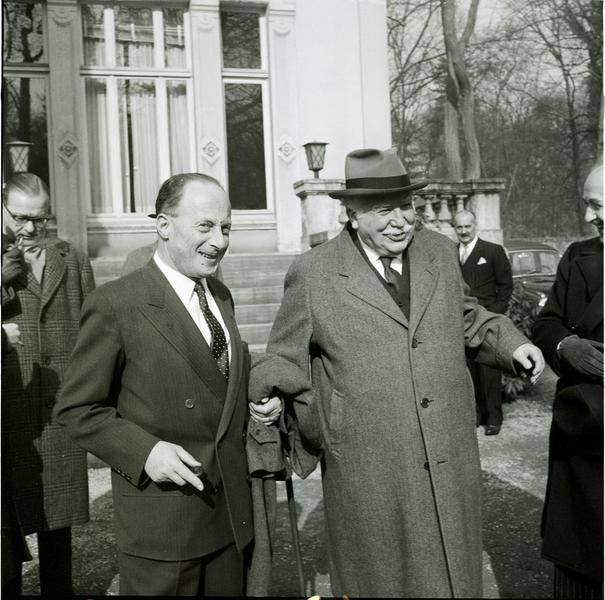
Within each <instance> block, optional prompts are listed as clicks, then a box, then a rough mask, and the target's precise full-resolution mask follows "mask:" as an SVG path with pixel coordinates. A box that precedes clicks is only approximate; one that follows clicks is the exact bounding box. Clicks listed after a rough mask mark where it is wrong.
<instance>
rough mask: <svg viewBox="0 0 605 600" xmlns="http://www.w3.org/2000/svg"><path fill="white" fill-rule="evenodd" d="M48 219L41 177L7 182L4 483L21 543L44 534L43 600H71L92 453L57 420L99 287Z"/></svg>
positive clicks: (22, 176) (17, 586)
mask: <svg viewBox="0 0 605 600" xmlns="http://www.w3.org/2000/svg"><path fill="white" fill-rule="evenodd" d="M49 216H50V200H49V193H48V188H47V187H46V184H45V183H44V182H43V181H42V180H41V179H40V178H39V177H37V176H36V175H33V174H32V173H18V174H16V175H14V176H13V177H12V178H11V179H9V180H8V181H7V182H6V188H5V192H4V231H3V243H4V247H3V248H2V320H3V325H4V326H5V327H4V328H5V330H7V331H8V330H9V326H11V325H12V326H14V325H16V326H18V329H19V331H20V338H19V341H18V343H15V344H10V345H9V346H8V347H7V349H6V352H5V353H4V352H3V359H4V360H3V365H2V370H3V373H2V383H3V389H2V392H3V394H2V405H3V407H2V408H3V410H2V417H3V422H2V438H3V444H2V448H3V456H2V467H3V469H2V470H3V473H2V477H3V488H4V484H6V485H7V486H8V488H9V490H10V493H11V495H12V500H13V502H12V504H13V505H14V507H15V509H16V512H17V515H16V517H17V520H18V523H19V525H20V527H21V528H22V531H23V533H24V534H25V535H27V534H30V533H34V532H35V533H37V534H38V553H39V558H40V589H41V594H42V596H55V597H62V598H65V597H68V596H70V595H72V594H73V591H72V572H71V569H72V552H71V527H72V526H73V525H79V524H82V523H85V522H87V521H88V473H87V464H86V453H85V452H84V450H82V449H80V448H79V447H78V446H76V445H75V444H74V443H73V442H72V441H71V440H70V439H69V438H68V436H67V434H66V433H65V431H63V429H62V428H61V427H60V426H59V424H58V423H57V422H56V421H55V420H54V418H53V416H52V412H53V408H54V406H55V401H56V396H57V392H58V390H59V386H60V385H61V382H62V380H63V375H64V372H65V368H66V366H67V362H68V359H69V355H70V354H71V351H72V350H73V347H74V345H75V342H76V337H77V334H78V328H79V318H80V308H81V306H82V302H83V301H84V299H85V298H86V296H87V295H88V294H89V293H90V292H91V291H92V289H93V288H94V280H93V274H92V269H91V266H90V262H89V260H88V258H87V257H86V256H85V255H84V254H81V253H80V252H78V251H77V250H76V249H75V248H73V247H72V246H71V245H70V244H68V243H67V242H64V241H63V240H59V239H52V240H51V239H49V238H48V237H47V231H46V224H47V221H48V218H49ZM3 492H4V489H3ZM20 588H21V578H20V572H19V574H18V576H17V578H16V580H14V581H13V589H14V590H20Z"/></svg>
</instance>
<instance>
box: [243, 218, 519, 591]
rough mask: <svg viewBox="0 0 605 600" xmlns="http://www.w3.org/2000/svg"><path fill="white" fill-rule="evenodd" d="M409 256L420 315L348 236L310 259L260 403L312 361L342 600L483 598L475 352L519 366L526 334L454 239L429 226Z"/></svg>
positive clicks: (301, 403)
mask: <svg viewBox="0 0 605 600" xmlns="http://www.w3.org/2000/svg"><path fill="white" fill-rule="evenodd" d="M407 252H409V265H410V290H411V298H410V302H411V303H410V317H409V320H408V319H407V318H406V317H405V316H404V314H403V312H402V311H401V310H400V309H399V307H398V306H397V304H396V303H395V301H394V300H393V298H392V297H391V295H390V294H389V293H388V291H387V290H386V289H385V287H384V286H383V285H382V284H381V283H380V281H379V280H378V279H377V274H376V273H375V272H374V271H373V270H372V268H371V267H370V266H369V265H368V263H367V262H366V260H364V258H363V257H362V255H361V253H360V251H359V250H358V249H357V248H356V246H355V245H354V243H353V240H352V239H351V236H350V233H349V231H348V230H347V229H345V230H343V232H341V233H340V234H339V235H338V236H337V237H336V238H334V239H333V240H330V241H329V242H326V243H325V244H323V245H321V246H319V247H317V248H314V249H312V250H310V251H309V252H307V253H305V254H303V255H302V256H300V257H299V258H297V259H296V260H295V261H294V263H293V264H292V266H291V268H290V270H289V272H288V274H287V276H286V282H285V294H284V298H283V301H282V305H281V307H280V310H279V312H278V315H277V318H276V321H275V323H274V326H273V329H272V331H271V335H270V340H269V344H268V348H267V353H268V355H269V357H268V358H267V360H265V361H264V362H263V363H261V364H260V365H259V367H258V368H257V369H254V370H253V371H252V376H251V382H250V389H251V396H253V395H257V391H258V394H262V393H266V392H267V391H268V390H270V389H271V388H272V387H273V386H276V387H279V381H280V380H283V381H286V382H289V383H290V385H291V384H292V382H294V381H300V380H301V379H303V380H304V377H302V375H304V374H306V373H307V372H308V364H309V359H310V360H311V382H310V384H309V385H307V387H306V388H305V384H304V381H303V382H302V383H301V385H300V390H301V391H300V395H299V396H298V397H296V393H294V400H295V402H294V406H295V411H296V410H299V412H298V413H297V417H298V421H299V423H298V425H299V428H300V433H301V434H302V437H303V446H304V445H305V444H306V445H307V446H309V445H310V446H313V445H316V446H317V445H319V446H320V447H321V448H320V450H321V451H322V452H323V461H322V471H323V479H322V481H323V493H324V507H325V512H326V526H327V537H328V550H329V558H330V574H331V582H332V592H333V595H335V596H341V595H344V594H346V595H348V596H351V597H352V596H381V597H385V596H386V597H479V596H480V595H481V593H482V582H481V572H482V566H481V564H482V561H481V498H480V465H479V455H478V448H477V440H476V433H475V407H474V399H473V389H472V383H471V380H470V376H469V374H468V371H467V369H466V363H465V348H467V349H469V350H471V351H472V352H473V353H475V354H476V358H477V360H479V361H482V362H486V363H489V364H491V365H494V366H498V367H500V368H502V369H505V370H507V371H511V370H512V368H513V365H512V363H511V354H512V352H513V350H514V349H515V348H517V347H518V346H519V345H521V344H522V343H526V342H527V340H526V338H525V337H524V336H522V335H521V334H520V333H519V332H518V331H517V330H516V329H515V327H514V326H513V325H512V323H511V322H510V321H509V320H508V319H506V318H505V317H502V316H500V315H495V314H492V313H489V312H487V311H485V309H483V308H481V307H480V306H478V304H477V302H476V300H475V299H474V298H470V297H465V291H464V287H465V286H464V283H463V280H462V277H461V273H460V268H459V264H458V254H457V249H456V246H455V244H454V243H453V242H451V240H449V239H448V238H446V237H445V236H443V235H441V234H438V233H434V232H430V231H427V230H420V231H417V232H416V233H415V236H414V239H413V241H412V243H411V245H410V246H409V248H408V250H407ZM271 357H273V358H271ZM306 378H307V380H308V376H307V377H306ZM290 391H291V392H292V391H293V390H290ZM253 399H254V398H253ZM311 450H316V448H315V449H313V448H311V449H310V452H309V454H311ZM298 453H299V454H298V458H299V459H300V456H301V455H302V454H304V449H302V450H301V448H299V449H298ZM296 464H297V463H296V462H295V464H294V466H295V468H296ZM305 470H306V472H308V469H305ZM303 474H305V473H303Z"/></svg>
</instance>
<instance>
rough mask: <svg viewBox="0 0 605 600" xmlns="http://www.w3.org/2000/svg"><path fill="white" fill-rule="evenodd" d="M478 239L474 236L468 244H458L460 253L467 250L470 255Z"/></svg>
mask: <svg viewBox="0 0 605 600" xmlns="http://www.w3.org/2000/svg"><path fill="white" fill-rule="evenodd" d="M478 239H479V236H478V235H476V236H475V237H474V238H473V239H472V241H470V242H469V243H468V244H466V245H464V244H460V252H462V249H463V248H468V253H469V254H470V253H471V252H472V251H473V250H474V249H475V246H476V245H477V240H478Z"/></svg>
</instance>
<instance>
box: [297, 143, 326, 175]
mask: <svg viewBox="0 0 605 600" xmlns="http://www.w3.org/2000/svg"><path fill="white" fill-rule="evenodd" d="M327 145H328V142H307V143H306V144H303V148H304V149H305V153H306V155H307V165H308V166H309V169H310V170H311V171H313V175H314V176H315V179H319V172H320V171H321V170H322V169H323V168H324V159H325V156H326V146H327Z"/></svg>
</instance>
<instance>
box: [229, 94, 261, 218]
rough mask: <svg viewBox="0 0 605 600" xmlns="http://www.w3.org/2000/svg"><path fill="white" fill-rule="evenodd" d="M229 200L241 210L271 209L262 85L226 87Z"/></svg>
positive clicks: (234, 206)
mask: <svg viewBox="0 0 605 600" xmlns="http://www.w3.org/2000/svg"><path fill="white" fill-rule="evenodd" d="M225 112H226V115H227V161H228V167H229V197H230V199H231V206H232V207H233V208H238V209H258V208H266V207H267V191H266V190H267V187H266V180H265V142H264V135H263V97H262V89H261V86H260V85H259V84H247V85H246V84H233V83H227V84H225Z"/></svg>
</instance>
